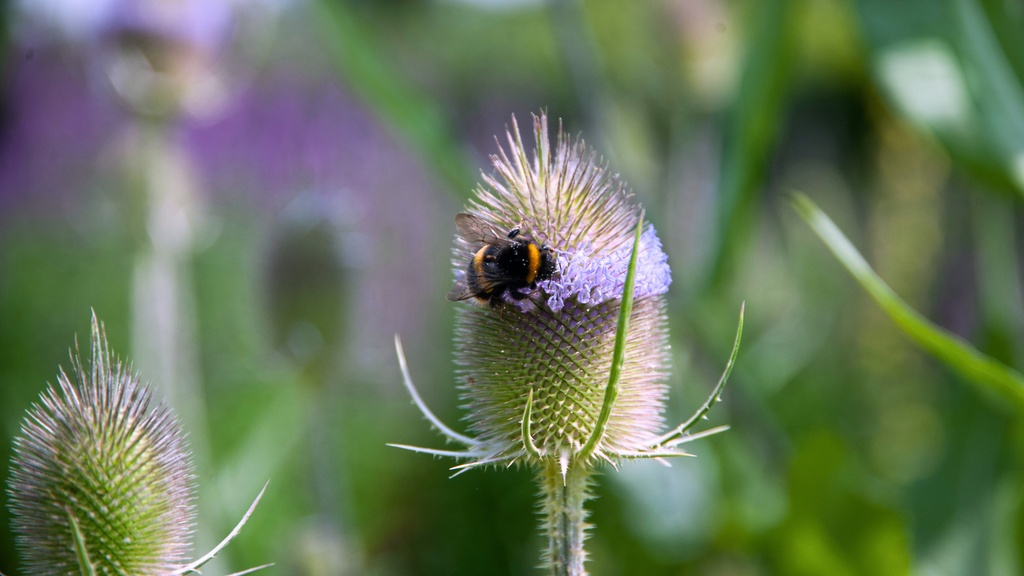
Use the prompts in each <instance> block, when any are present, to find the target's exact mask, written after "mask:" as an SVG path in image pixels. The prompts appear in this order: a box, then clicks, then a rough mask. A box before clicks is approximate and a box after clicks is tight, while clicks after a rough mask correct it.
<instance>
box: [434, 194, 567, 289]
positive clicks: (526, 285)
mask: <svg viewBox="0 0 1024 576" xmlns="http://www.w3.org/2000/svg"><path fill="white" fill-rule="evenodd" d="M455 226H456V227H457V228H458V229H459V233H460V234H462V237H463V238H465V239H466V241H467V242H469V243H470V244H472V245H474V246H479V249H477V251H476V253H475V254H473V259H472V260H470V261H469V264H468V265H467V266H466V273H465V274H464V275H463V276H462V278H460V279H459V280H457V281H456V282H455V286H454V287H452V291H451V292H449V293H448V295H447V296H446V298H448V300H451V301H453V302H455V301H458V300H468V299H469V298H473V299H475V300H476V302H477V303H478V304H490V305H491V306H492V307H494V306H498V305H499V304H501V303H502V302H504V301H505V298H504V297H505V295H506V294H508V296H509V297H510V298H512V299H513V300H523V299H525V298H528V297H529V295H530V294H529V292H523V290H524V289H529V290H531V291H532V290H536V289H537V282H539V281H541V280H548V279H550V278H551V277H552V276H553V275H554V273H555V269H556V260H555V253H554V251H553V250H552V249H551V248H549V247H548V246H537V244H536V243H535V242H533V241H532V240H529V239H527V238H525V237H523V236H521V235H520V230H519V228H518V227H516V228H513V229H512V230H510V231H509V232H508V234H505V235H504V236H502V235H500V233H499V232H495V231H494V230H493V229H492V228H491V227H490V226H488V225H487V223H485V222H484V221H483V220H481V219H479V218H477V217H476V216H471V215H469V214H456V215H455Z"/></svg>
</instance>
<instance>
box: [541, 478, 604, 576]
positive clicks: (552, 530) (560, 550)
mask: <svg viewBox="0 0 1024 576" xmlns="http://www.w3.org/2000/svg"><path fill="white" fill-rule="evenodd" d="M592 476H593V469H591V468H589V467H586V466H582V465H580V464H578V463H573V464H572V465H570V466H569V469H568V470H567V471H566V473H565V474H564V475H563V474H562V470H561V467H560V465H559V463H558V461H557V460H555V459H547V461H546V462H545V465H544V468H543V469H542V470H541V471H540V474H539V477H538V480H539V482H540V488H541V496H542V499H543V501H542V514H543V515H544V528H545V531H546V532H547V534H548V550H547V552H546V553H545V555H544V556H545V560H546V561H547V564H546V565H547V566H548V568H550V573H551V575H552V576H585V575H586V574H587V571H586V570H585V569H584V568H583V563H584V562H585V561H586V559H587V553H586V551H585V550H584V549H583V540H584V539H585V538H586V536H587V534H586V531H587V529H588V528H590V525H589V524H587V523H586V519H587V511H586V509H584V508H583V504H584V503H585V502H586V501H587V500H590V499H591V497H592V495H591V493H590V485H591V478H592Z"/></svg>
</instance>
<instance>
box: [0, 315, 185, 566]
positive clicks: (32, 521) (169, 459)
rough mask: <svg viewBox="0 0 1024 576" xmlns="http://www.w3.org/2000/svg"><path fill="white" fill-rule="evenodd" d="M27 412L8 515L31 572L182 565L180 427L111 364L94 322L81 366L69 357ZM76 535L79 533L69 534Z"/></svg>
mask: <svg viewBox="0 0 1024 576" xmlns="http://www.w3.org/2000/svg"><path fill="white" fill-rule="evenodd" d="M71 361H72V367H73V370H72V376H71V377H69V376H68V375H67V374H66V373H65V372H64V371H63V370H61V371H60V373H59V374H58V377H57V383H58V388H56V389H54V388H52V387H51V388H49V389H48V390H47V391H46V392H45V393H43V394H42V396H41V398H40V401H39V403H38V404H34V405H33V406H32V408H31V409H30V410H29V413H28V417H27V418H26V419H25V421H24V423H23V424H22V427H21V434H20V436H19V437H18V438H16V439H15V442H14V453H15V455H14V458H13V461H12V463H11V464H12V465H11V480H10V488H9V495H10V503H9V505H10V511H11V516H12V517H13V520H12V526H13V529H14V532H15V534H16V535H17V536H16V543H17V546H18V548H19V549H20V550H21V555H22V559H23V561H24V564H25V569H26V573H28V574H54V575H56V574H76V575H80V574H84V573H86V572H85V571H84V570H83V569H82V567H81V566H80V554H81V553H83V551H82V550H78V551H77V552H76V547H75V546H74V545H72V543H73V542H75V541H76V540H75V539H76V537H77V538H82V539H83V540H84V546H85V548H84V553H85V554H86V555H87V557H88V558H89V562H90V563H91V564H92V567H93V569H94V570H95V573H96V574H164V573H168V572H170V571H171V570H173V569H174V568H176V567H177V565H178V563H179V562H181V561H182V560H184V559H185V554H186V553H187V552H188V549H189V540H190V537H191V534H192V526H193V517H194V507H193V505H192V493H193V486H192V485H193V476H192V464H191V460H190V454H189V452H188V450H187V448H186V446H185V438H184V435H183V434H182V432H181V428H180V427H179V425H178V423H177V421H176V420H175V419H174V417H173V416H172V415H171V413H170V412H169V410H168V409H167V408H166V407H164V406H157V407H155V408H152V409H151V404H152V399H151V396H150V394H149V392H148V390H147V389H146V388H145V387H144V386H142V385H141V384H140V382H139V380H138V377H137V376H135V375H134V374H132V373H131V367H130V366H128V365H126V364H123V363H122V362H120V361H119V360H117V359H115V358H114V356H113V355H112V354H111V352H110V349H109V348H108V347H107V341H106V337H105V335H104V333H103V328H102V326H101V325H100V324H99V323H98V322H97V321H96V317H95V316H93V321H92V356H91V362H90V364H89V365H88V366H84V365H83V364H82V361H81V358H80V357H79V356H78V355H77V354H76V355H75V356H73V357H72V359H71ZM76 532H77V536H76V534H75V533H76Z"/></svg>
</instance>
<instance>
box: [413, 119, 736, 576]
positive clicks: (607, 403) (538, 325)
mask: <svg viewBox="0 0 1024 576" xmlns="http://www.w3.org/2000/svg"><path fill="white" fill-rule="evenodd" d="M533 129H534V135H535V138H536V151H535V153H534V154H533V155H532V156H531V155H528V153H527V151H526V148H525V146H524V145H523V142H522V138H521V136H520V133H519V127H518V125H517V124H516V122H515V118H514V117H513V119H512V129H511V130H510V131H508V133H507V140H508V150H507V151H506V150H504V149H502V150H501V151H500V153H499V155H497V156H492V161H493V163H494V166H495V169H496V172H497V176H496V177H492V176H488V175H484V185H482V186H480V187H478V188H477V190H476V199H475V200H473V201H471V202H470V204H469V206H468V207H467V209H466V212H465V213H464V214H460V215H459V216H457V217H456V226H457V228H458V229H459V234H458V235H457V236H456V239H455V247H454V249H453V259H452V264H453V267H454V275H455V288H454V289H453V290H452V292H451V293H450V294H449V299H452V300H467V301H468V302H469V303H468V304H459V309H458V310H457V312H456V321H455V348H456V353H455V354H456V357H455V361H456V364H457V366H458V369H457V376H458V379H459V381H460V382H459V383H460V387H461V389H462V397H463V399H464V400H465V407H466V409H467V410H468V412H469V414H468V418H467V419H468V421H469V429H470V431H471V432H472V433H473V434H474V435H473V436H468V435H463V434H460V433H458V432H456V431H454V430H452V429H451V428H449V427H447V426H446V425H444V424H443V423H442V422H440V420H438V419H437V418H436V416H434V415H433V413H431V412H430V410H429V409H428V408H427V407H426V406H425V405H424V404H423V402H422V399H421V398H420V397H419V395H418V393H417V392H416V390H415V388H414V386H413V385H412V380H411V378H410V376H409V371H408V367H407V366H406V364H405V358H404V356H403V353H402V349H401V343H400V341H399V340H398V338H397V336H396V347H397V349H398V355H399V363H400V364H401V367H402V372H403V377H404V379H405V383H406V386H407V388H408V389H409V391H410V393H411V394H412V396H413V399H414V401H415V402H416V404H417V405H418V406H419V408H420V409H421V411H422V412H423V414H424V415H425V416H426V417H427V419H428V420H429V421H430V422H431V423H432V424H433V425H434V426H435V427H436V428H437V429H438V430H440V431H441V433H442V434H444V435H445V436H446V437H447V438H448V439H449V440H452V441H454V442H457V443H460V444H463V445H464V446H466V449H465V450H435V449H429V448H418V447H413V446H404V445H396V446H399V447H402V448H406V449H410V450H414V451H418V452H425V453H429V454H434V455H439V456H452V457H455V458H458V459H466V460H468V461H467V462H464V463H462V464H459V465H457V466H455V467H453V470H455V473H456V474H460V473H462V472H465V471H466V470H469V469H472V468H476V467H480V466H486V465H498V464H503V465H508V466H511V465H512V464H513V463H523V464H527V465H529V466H531V467H533V468H535V469H537V470H538V471H539V478H538V480H539V484H540V486H541V494H542V504H541V508H542V515H543V517H544V521H543V525H544V530H545V532H546V533H547V534H548V535H549V537H550V546H549V548H548V551H547V553H546V556H545V557H546V560H547V565H548V566H549V567H550V568H551V570H552V574H559V575H560V574H567V575H579V574H585V571H584V570H583V562H584V560H585V558H586V554H585V552H584V550H583V540H584V538H585V537H586V530H587V528H588V527H589V526H588V525H587V524H586V522H585V519H586V512H585V510H584V509H583V503H584V502H585V501H586V500H587V499H589V498H590V492H589V487H590V485H591V482H592V480H591V478H592V471H593V468H594V465H595V464H596V463H598V462H601V461H604V462H607V463H609V464H611V465H612V466H617V465H618V464H619V462H621V461H622V460H629V459H638V458H653V459H657V460H659V461H661V462H662V463H665V464H667V461H666V460H665V458H667V457H672V456H688V455H690V454H688V453H686V452H684V451H682V450H681V449H679V445H680V444H683V443H685V442H689V441H691V440H694V439H696V438H699V437H702V436H706V435H708V434H713V433H715V432H719V431H722V430H724V429H725V428H726V427H719V428H714V429H711V430H707V431H705V432H701V433H697V434H691V433H690V430H691V429H692V428H693V427H694V426H695V425H696V424H697V423H698V422H699V421H700V420H702V419H703V418H704V417H705V415H706V414H707V412H708V410H710V408H711V406H712V405H713V404H714V403H715V402H717V400H718V399H719V397H720V395H721V392H722V387H723V386H724V384H725V381H726V379H727V378H728V374H729V371H730V370H731V368H732V364H733V361H734V360H735V355H736V351H737V349H738V345H739V333H737V339H736V343H735V344H734V347H733V355H732V357H731V358H730V360H729V363H728V365H727V367H726V371H725V373H724V374H723V376H722V379H721V380H720V381H719V384H718V386H716V387H715V389H714V391H713V392H712V394H711V397H710V398H709V399H708V401H707V402H706V403H705V404H704V406H702V407H701V408H700V409H699V410H698V412H697V413H696V414H694V416H693V417H691V418H690V419H689V420H687V421H686V422H684V423H683V424H681V425H679V426H677V427H676V428H673V429H672V430H670V431H668V432H667V433H663V434H659V429H660V428H661V427H662V423H663V419H662V413H663V412H664V408H665V401H666V396H667V392H668V390H667V386H666V380H667V376H668V372H669V360H670V354H669V341H668V331H667V320H666V311H665V308H666V304H665V293H666V292H667V291H668V289H669V285H670V284H671V281H672V280H671V274H670V270H669V266H668V259H667V257H666V255H665V253H664V251H663V250H662V247H661V242H660V241H659V240H658V236H657V233H656V232H655V230H654V228H653V226H651V225H650V224H646V223H644V221H643V211H642V210H641V208H640V207H639V206H637V205H636V204H635V203H633V202H632V200H631V195H630V194H629V192H628V191H627V189H626V188H625V186H624V185H623V184H622V183H621V182H619V181H618V179H617V177H615V176H613V175H611V174H609V173H608V172H607V170H606V169H605V167H604V166H603V165H602V164H600V163H599V162H598V161H597V160H596V155H595V153H594V152H592V151H589V150H588V149H587V147H586V145H585V144H584V143H583V141H582V140H575V141H574V140H572V139H571V138H569V137H567V136H565V135H564V134H563V132H562V130H561V129H559V132H558V137H557V140H556V142H555V146H554V149H553V150H552V148H551V144H550V139H549V135H548V127H547V117H546V115H544V114H541V116H540V117H534V122H533ZM499 149H500V144H499ZM499 177H500V179H499ZM551 259H553V260H554V265H553V266H551V265H548V260H551ZM472 304H476V305H472ZM740 327H741V329H742V311H741V316H740Z"/></svg>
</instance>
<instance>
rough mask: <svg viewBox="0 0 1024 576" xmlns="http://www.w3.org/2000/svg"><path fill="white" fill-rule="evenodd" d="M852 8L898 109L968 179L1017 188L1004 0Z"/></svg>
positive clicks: (1014, 45) (1020, 147)
mask: <svg viewBox="0 0 1024 576" xmlns="http://www.w3.org/2000/svg"><path fill="white" fill-rule="evenodd" d="M857 7H858V12H859V13H860V17H861V23H862V27H863V31H864V39H865V43H866V46H867V48H868V50H869V51H870V53H871V56H872V61H873V70H874V75H875V77H876V79H877V81H878V82H879V84H880V85H881V86H882V88H883V89H884V91H885V92H886V93H887V94H888V95H889V97H890V99H891V100H892V101H893V103H894V104H895V106H896V108H897V109H898V110H899V111H900V113H901V114H903V115H904V116H905V117H907V118H908V119H910V120H911V121H912V122H914V123H915V124H917V125H918V126H920V127H923V128H925V129H927V130H929V131H931V132H933V133H934V134H935V135H936V136H937V137H938V138H939V141H940V142H941V143H942V144H943V146H944V147H945V148H946V149H947V150H948V151H949V152H950V154H951V155H952V156H953V158H954V160H956V161H957V162H958V163H960V164H961V165H962V166H964V167H966V168H967V169H968V170H970V171H971V172H972V173H973V174H974V175H975V176H976V177H978V178H980V179H981V180H983V181H985V182H986V183H988V184H990V185H993V186H996V187H998V188H1002V189H1016V190H1017V191H1018V192H1020V193H1024V84H1022V78H1021V76H1020V70H1024V62H1022V61H1021V60H1022V59H1024V50H1022V48H1021V44H1020V37H1021V34H1020V24H1021V18H1020V17H1019V15H1015V14H1014V13H1013V11H1012V10H1011V8H1010V6H1009V5H1008V4H1007V3H1005V2H987V3H983V2H981V1H979V0H945V1H943V2H932V1H930V0H909V1H904V2H888V1H886V0H859V2H857ZM1014 22H1016V24H1014ZM1007 30H1009V32H1008V31H1007ZM1000 31H1002V38H1001V37H1000Z"/></svg>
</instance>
